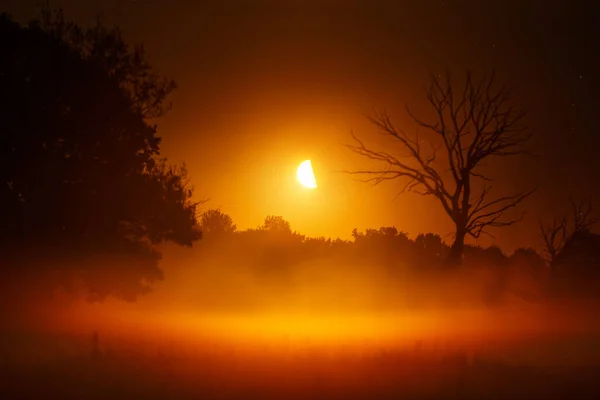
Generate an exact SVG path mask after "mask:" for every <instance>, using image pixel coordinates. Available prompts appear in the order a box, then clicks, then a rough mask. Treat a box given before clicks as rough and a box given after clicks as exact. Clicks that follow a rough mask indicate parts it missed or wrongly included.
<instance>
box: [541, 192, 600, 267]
mask: <svg viewBox="0 0 600 400" xmlns="http://www.w3.org/2000/svg"><path fill="white" fill-rule="evenodd" d="M569 203H570V204H571V212H572V227H571V228H569V223H568V219H567V218H566V217H562V218H560V219H554V220H553V221H552V223H551V224H548V225H544V223H543V222H541V221H540V234H541V237H542V240H543V243H544V244H543V245H544V252H545V253H546V254H545V255H546V260H547V261H548V262H549V263H551V264H552V262H553V261H554V260H555V259H556V257H557V256H558V254H559V253H560V252H561V251H562V249H563V248H564V246H565V244H566V243H567V242H568V241H569V240H571V238H572V237H573V235H575V234H578V233H581V232H585V231H588V230H590V229H591V228H592V227H593V226H594V225H595V224H596V223H598V221H600V218H599V217H592V201H591V199H587V200H582V201H579V202H577V203H576V202H575V201H574V200H573V199H572V198H569Z"/></svg>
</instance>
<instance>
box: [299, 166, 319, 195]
mask: <svg viewBox="0 0 600 400" xmlns="http://www.w3.org/2000/svg"><path fill="white" fill-rule="evenodd" d="M296 179H298V182H300V184H301V185H302V186H304V187H306V188H309V189H315V188H316V187H317V180H316V179H315V174H314V173H313V169H312V164H311V162H310V160H305V161H302V163H301V164H300V166H298V170H297V171H296Z"/></svg>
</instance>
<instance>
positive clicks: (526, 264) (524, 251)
mask: <svg viewBox="0 0 600 400" xmlns="http://www.w3.org/2000/svg"><path fill="white" fill-rule="evenodd" d="M509 262H510V264H511V265H513V266H515V267H517V268H519V269H521V270H523V271H525V272H526V273H527V274H528V275H530V276H531V277H533V278H534V279H536V280H540V279H542V278H543V273H544V270H546V262H545V260H544V257H542V256H541V255H540V254H539V253H538V252H537V251H535V250H534V249H532V248H530V247H519V248H518V249H516V250H515V251H514V252H513V254H511V256H510V257H509Z"/></svg>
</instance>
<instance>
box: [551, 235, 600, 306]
mask: <svg viewBox="0 0 600 400" xmlns="http://www.w3.org/2000/svg"><path fill="white" fill-rule="evenodd" d="M551 289H552V294H553V295H559V296H565V295H566V296H568V297H595V298H598V297H600V235H597V234H594V233H592V232H590V231H589V230H580V231H577V232H575V233H573V234H572V235H570V236H569V238H568V240H567V241H566V242H565V244H564V245H563V246H562V248H561V250H560V252H559V253H558V254H557V256H556V258H555V259H554V260H553V262H552V276H551Z"/></svg>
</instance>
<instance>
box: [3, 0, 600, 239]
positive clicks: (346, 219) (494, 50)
mask: <svg viewBox="0 0 600 400" xmlns="http://www.w3.org/2000/svg"><path fill="white" fill-rule="evenodd" d="M3 3H6V4H7V6H6V7H5V9H6V10H7V11H9V12H11V13H13V14H14V15H15V16H16V17H17V18H20V19H24V18H28V17H31V16H33V15H35V5H36V4H38V3H39V2H38V1H37V0H4V1H3ZM484 3H485V4H484ZM559 3H560V4H559ZM53 4H57V5H61V6H63V7H64V8H65V10H66V12H67V16H69V17H72V18H74V19H75V20H77V21H78V22H80V23H84V24H86V23H90V22H91V21H92V20H93V16H94V15H95V14H97V13H98V12H102V13H103V14H104V15H105V18H104V19H105V21H107V22H108V23H109V24H112V23H116V24H118V25H120V26H121V27H122V28H123V29H124V32H125V35H126V37H127V38H128V39H130V40H131V41H135V42H138V41H143V42H144V43H145V44H146V47H147V50H148V52H149V54H150V60H151V61H152V62H153V64H154V65H156V66H157V67H158V68H159V69H160V70H161V71H162V72H164V73H166V74H167V75H169V76H172V77H173V78H175V79H176V80H177V82H178V83H179V89H178V90H177V91H176V93H175V94H174V95H173V97H172V100H173V110H172V111H171V112H170V113H169V114H168V115H167V116H166V117H165V118H164V119H162V120H160V121H159V128H160V130H159V133H160V135H161V136H163V138H164V142H163V147H162V148H163V154H164V155H166V156H167V157H169V158H170V159H171V160H172V161H175V162H182V161H185V162H186V163H187V165H188V167H189V170H190V173H191V175H192V180H193V184H194V185H195V186H196V193H197V196H198V198H202V197H206V198H210V199H211V200H210V201H209V202H208V203H206V207H210V208H212V207H215V208H216V207H220V208H221V209H222V211H224V212H226V213H229V214H230V215H231V216H232V218H233V219H234V221H235V222H236V223H237V225H238V227H240V228H242V229H243V228H249V227H256V226H257V225H259V224H260V223H261V222H262V220H263V219H264V217H265V216H266V215H268V214H274V215H281V216H283V217H284V218H286V219H287V220H289V221H290V222H291V224H292V227H293V228H294V229H296V230H298V231H300V232H302V233H306V234H309V235H325V236H333V237H336V236H340V237H343V238H349V237H350V234H351V231H352V229H353V228H355V227H356V228H358V229H359V230H361V229H365V228H367V227H373V228H377V227H380V226H390V225H395V226H396V227H397V228H398V229H399V230H404V231H408V232H409V233H410V234H411V235H412V236H414V235H416V234H417V233H419V232H426V231H433V232H438V233H440V234H441V235H442V236H445V235H447V234H448V233H450V232H451V230H452V227H451V224H450V220H449V218H448V217H447V216H446V215H445V214H444V213H443V212H442V210H441V207H439V205H438V204H437V203H436V202H435V200H434V199H429V198H427V199H424V198H422V197H419V196H416V195H405V196H402V197H399V198H398V199H396V200H394V196H395V194H396V192H397V188H398V187H400V184H398V185H396V186H395V185H394V184H389V185H385V186H382V187H378V188H371V187H369V186H368V185H365V184H362V183H359V182H356V181H354V180H353V178H352V177H350V176H347V175H344V174H340V173H336V172H335V171H339V170H344V169H352V168H356V167H357V166H358V165H359V164H358V162H359V160H357V159H356V157H354V156H352V155H350V154H349V153H348V150H346V149H345V148H344V147H343V146H342V144H343V143H345V142H348V141H349V140H350V139H351V138H350V131H351V130H354V131H355V132H356V133H358V134H359V135H361V136H365V135H366V136H368V135H369V134H370V133H372V132H373V129H372V128H371V127H370V126H369V125H368V124H366V123H365V119H364V117H363V114H364V113H369V112H370V111H371V110H373V109H374V108H376V107H385V108H387V109H388V110H390V113H391V114H392V116H393V117H394V118H395V121H396V122H397V124H398V125H399V126H403V127H408V128H407V130H408V131H410V126H409V125H407V122H408V121H407V119H406V114H405V113H404V111H403V107H404V105H405V104H410V105H412V106H413V107H415V108H416V109H417V111H420V110H421V108H420V107H422V104H423V100H424V93H423V90H422V89H423V87H424V85H425V83H426V77H427V71H428V70H433V71H441V69H442V68H443V67H444V66H449V67H451V68H455V69H456V70H457V71H461V70H462V69H464V68H465V67H470V68H474V69H476V70H481V69H487V68H490V67H492V66H494V67H496V69H497V71H498V75H499V76H500V77H501V79H503V80H508V81H510V82H512V83H513V84H514V86H515V89H516V96H517V99H518V100H519V101H520V102H521V103H522V104H524V105H525V106H527V107H528V108H530V109H531V110H532V114H531V118H530V121H529V122H530V127H531V129H532V130H533V131H534V134H535V135H536V136H535V141H534V145H535V149H536V152H537V156H536V157H533V158H530V159H526V160H513V161H515V162H514V163H513V164H511V165H503V166H502V167H501V168H497V170H496V171H495V174H494V176H495V177H496V178H497V185H498V190H499V191H501V190H507V189H508V190H511V191H516V190H520V189H527V188H531V187H534V186H535V187H538V188H539V191H538V192H537V193H536V195H535V196H534V197H532V198H531V199H529V200H528V201H527V203H525V204H524V206H523V208H522V210H527V216H526V219H525V220H524V221H523V222H522V223H520V224H519V225H517V226H515V227H513V228H510V229H505V230H496V231H494V234H495V235H496V239H495V240H496V242H497V243H498V244H500V245H502V246H503V247H505V248H506V249H508V250H511V249H513V248H514V247H516V246H518V245H538V244H539V240H538V237H537V226H538V219H539V218H541V217H544V218H547V217H549V216H550V213H551V212H555V211H556V210H560V209H561V207H564V205H565V204H566V203H567V200H568V197H567V193H572V194H574V195H575V196H581V195H583V194H585V195H587V194H588V193H587V192H588V191H589V188H590V187H595V186H596V185H595V183H594V182H596V181H597V178H598V177H599V176H598V172H597V171H598V169H597V168H596V169H595V170H593V171H592V172H590V171H591V169H590V168H588V167H587V165H586V163H588V164H589V163H595V164H594V165H596V164H598V163H597V157H596V156H595V155H593V154H591V153H589V152H588V153H586V154H584V153H583V151H584V150H585V149H589V148H594V146H595V142H594V140H596V139H593V137H592V136H591V135H589V136H587V137H581V136H579V137H578V140H572V137H573V135H575V134H579V135H581V133H580V132H583V131H584V130H586V129H581V128H580V127H578V126H579V125H577V124H576V123H575V122H574V121H575V120H574V118H575V117H577V118H579V121H583V122H580V124H581V125H584V124H585V123H588V122H589V124H588V127H591V126H592V124H591V122H590V121H593V120H594V119H593V118H592V117H593V115H594V113H593V112H592V111H589V110H592V108H593V107H592V106H591V104H592V103H591V102H585V101H583V100H581V101H580V98H581V99H583V97H581V96H583V94H582V93H583V92H582V90H583V89H581V88H579V87H575V86H573V85H572V84H571V83H569V82H571V81H573V82H575V83H576V84H579V83H580V82H582V80H580V78H579V76H580V75H581V74H586V77H587V76H588V75H589V74H587V72H586V70H585V68H588V69H590V68H592V67H593V66H594V65H596V64H591V63H587V64H586V63H583V61H582V60H583V59H582V57H583V56H582V55H581V54H579V53H577V50H576V47H573V45H572V44H570V43H571V42H569V41H568V40H567V39H565V38H563V37H550V36H548V32H559V33H560V29H562V28H561V27H562V26H563V25H564V23H563V22H564V21H562V22H561V20H560V18H561V16H563V15H568V13H574V12H575V11H573V10H574V9H575V8H574V7H575V6H573V7H571V6H568V5H567V3H564V2H562V3H561V2H559V1H550V2H548V1H545V2H543V7H541V4H542V3H540V2H539V1H537V2H536V1H534V0H532V1H529V2H516V1H512V2H510V1H509V2H506V1H503V2H500V1H489V2H479V1H477V2H475V1H473V0H465V1H461V2H451V1H445V2H440V1H433V0H432V1H421V0H418V1H417V0H404V1H397V2H389V1H381V2H373V3H371V2H360V1H346V2H338V1H333V0H331V1H323V2H319V3H316V2H306V3H303V4H305V5H303V6H300V5H299V4H300V3H298V2H273V1H267V0H264V1H258V0H257V1H255V2H243V1H231V2H223V3H220V2H212V1H206V2H187V1H183V0H171V1H161V0H148V1H126V0H104V1H100V0H92V1H87V2H85V4H84V2H80V1H75V0H63V1H55V2H53ZM515 7H517V8H518V12H516V10H517V8H515ZM569 7H571V8H569ZM557 21H558V22H557ZM561 24H562V25H561ZM565 29H566V28H565ZM569 29H570V30H571V31H574V30H576V29H578V27H577V26H575V27H573V26H572V27H571V28H569ZM582 29H583V28H582ZM542 33H543V35H544V36H543V35H542ZM580 33H581V32H580ZM555 34H556V35H558V33H555ZM582 37H585V38H587V39H586V40H591V39H589V37H590V36H582ZM548 38H549V39H548ZM577 43H583V42H582V41H579V42H577ZM578 57H579V58H578ZM576 62H577V63H579V64H576ZM592 69H593V68H592ZM582 71H583V72H582ZM559 78H560V80H559ZM594 82H596V81H594ZM588 83H589V82H588ZM592 83H593V82H592ZM596 83H597V82H596ZM576 96H580V97H579V98H576ZM590 101H591V100H590ZM575 103H577V104H578V106H577V107H581V104H584V105H585V104H588V106H587V107H588V109H585V110H584V111H579V110H580V108H576V107H574V106H572V104H575ZM588 111H589V112H588ZM577 112H579V113H580V114H577V115H575V114H574V113H577ZM586 113H587V114H586ZM586 118H587V119H586ZM586 121H587V122H586ZM575 127H577V129H578V130H577V131H575V130H574V129H575ZM584 127H585V126H584ZM304 159H311V160H312V161H313V166H314V168H315V173H316V175H317V180H318V182H319V188H318V190H316V191H313V192H307V191H306V190H303V189H301V188H300V187H299V186H298V185H297V183H296V181H295V169H296V167H297V166H298V164H299V163H300V162H301V161H302V160H304ZM574 176H576V177H578V179H573V177H574ZM579 181H582V182H583V183H581V182H579ZM448 239H449V238H448ZM492 242H494V239H490V238H485V239H484V240H483V241H482V242H481V243H482V244H490V243H492Z"/></svg>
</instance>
